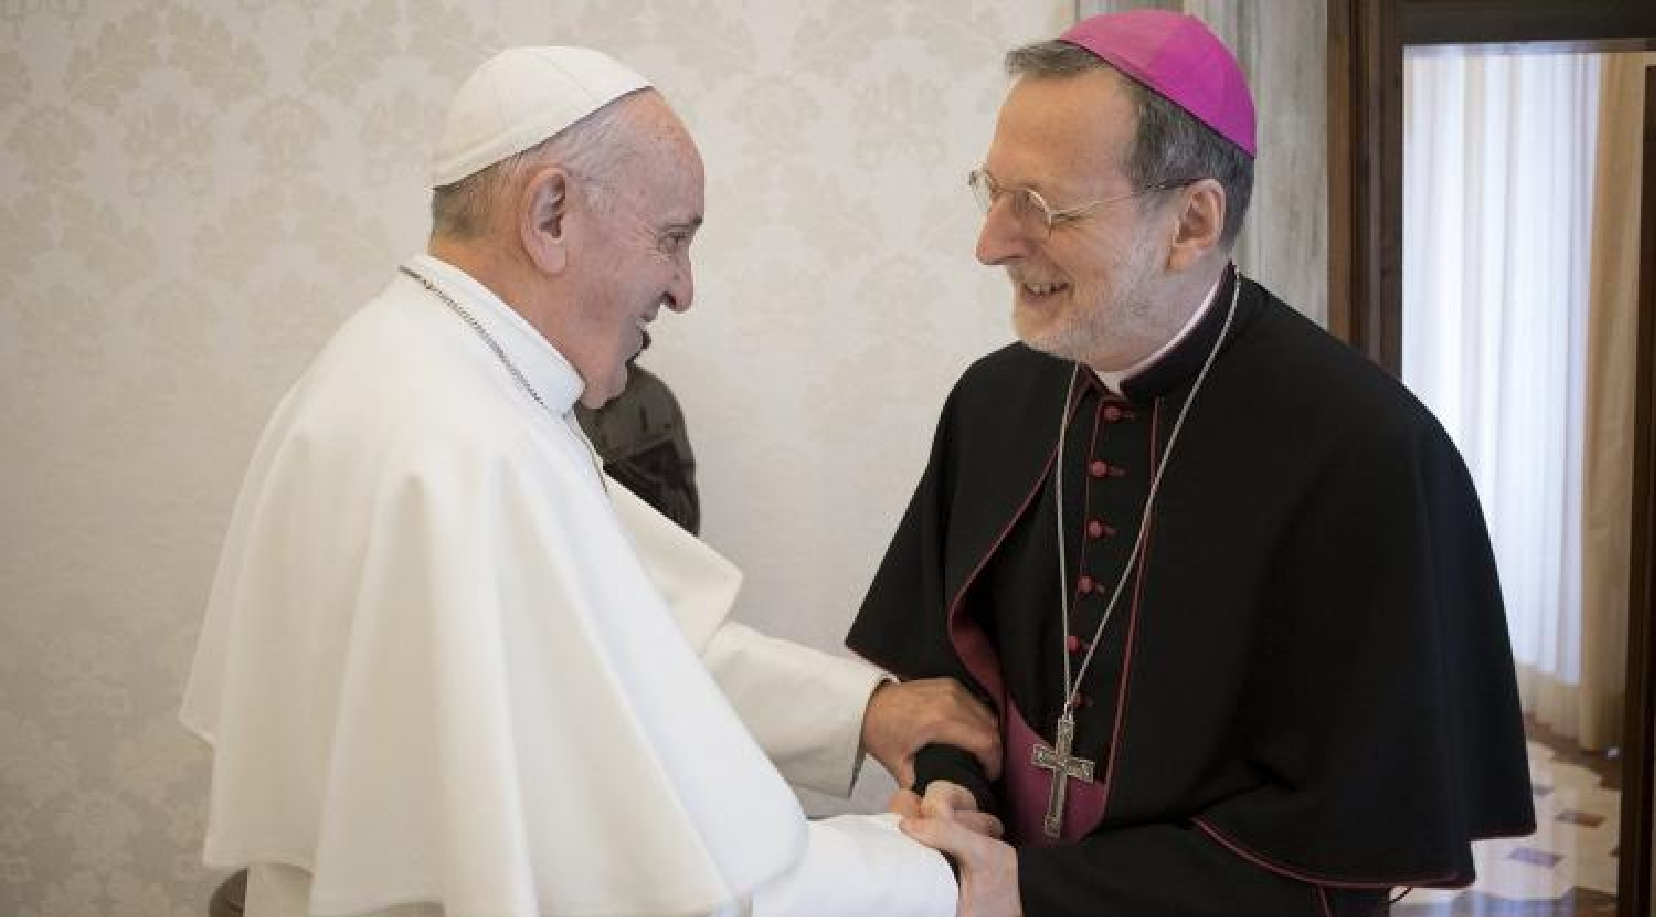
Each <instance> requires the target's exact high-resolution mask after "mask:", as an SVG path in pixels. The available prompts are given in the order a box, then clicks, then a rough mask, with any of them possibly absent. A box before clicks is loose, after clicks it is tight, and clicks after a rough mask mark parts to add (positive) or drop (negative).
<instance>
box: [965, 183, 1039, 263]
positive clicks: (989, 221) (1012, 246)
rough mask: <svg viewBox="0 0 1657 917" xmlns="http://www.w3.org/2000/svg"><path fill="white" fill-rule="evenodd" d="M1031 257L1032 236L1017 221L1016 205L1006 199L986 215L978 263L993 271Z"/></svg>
mask: <svg viewBox="0 0 1657 917" xmlns="http://www.w3.org/2000/svg"><path fill="white" fill-rule="evenodd" d="M1029 253H1030V238H1029V234H1028V233H1026V232H1025V231H1024V229H1023V227H1022V226H1021V225H1020V224H1019V221H1018V220H1015V219H1013V207H1012V201H1011V200H1009V199H1008V198H1006V197H1005V196H1003V197H1002V198H1001V199H1000V200H998V201H996V202H995V203H993V204H991V205H990V209H989V210H988V211H986V212H985V213H984V226H983V228H981V229H980V230H979V231H978V249H977V255H978V261H979V263H980V264H987V265H990V266H992V267H993V266H997V265H1003V264H1007V263H1008V262H1010V261H1014V260H1017V259H1019V258H1022V257H1024V256H1026V255H1028V254H1029Z"/></svg>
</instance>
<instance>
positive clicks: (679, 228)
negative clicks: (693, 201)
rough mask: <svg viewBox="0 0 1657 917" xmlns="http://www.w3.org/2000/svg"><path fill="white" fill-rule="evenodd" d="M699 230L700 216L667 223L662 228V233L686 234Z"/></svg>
mask: <svg viewBox="0 0 1657 917" xmlns="http://www.w3.org/2000/svg"><path fill="white" fill-rule="evenodd" d="M701 228H702V218H701V217H700V216H694V217H691V218H690V219H688V220H680V221H678V222H676V223H669V224H667V225H666V226H663V227H662V232H663V233H664V234H666V233H674V232H686V231H689V232H695V231H696V230H698V229H701Z"/></svg>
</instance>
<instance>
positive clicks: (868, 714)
mask: <svg viewBox="0 0 1657 917" xmlns="http://www.w3.org/2000/svg"><path fill="white" fill-rule="evenodd" d="M933 743H937V744H940V745H954V746H956V747H957V748H961V749H964V750H966V751H967V752H968V753H970V754H971V755H972V756H973V757H975V758H977V759H978V762H979V763H980V764H982V765H983V767H984V771H985V773H987V774H988V775H989V778H990V779H991V780H994V779H995V778H996V777H997V776H999V775H1000V773H1001V733H1000V730H999V729H998V728H997V727H996V722H995V715H994V714H992V713H990V711H989V709H988V708H987V707H985V706H984V705H983V704H982V703H980V702H979V700H978V698H976V697H974V696H973V695H972V692H970V691H968V690H967V689H966V688H964V687H962V686H961V683H960V682H958V681H956V680H955V679H953V678H922V679H917V680H915V681H903V682H886V683H884V684H882V685H880V686H879V687H877V688H875V690H874V693H872V694H870V695H869V705H868V707H867V708H865V710H864V712H863V748H864V750H865V751H867V752H868V753H869V754H871V755H873V756H874V758H875V760H876V761H879V762H880V764H881V766H882V767H884V768H886V770H888V771H890V772H891V774H892V776H893V777H894V778H896V779H897V782H898V786H901V787H908V786H913V785H914V783H915V754H916V753H917V752H919V751H920V750H921V749H922V748H924V747H925V746H927V745H931V744H933Z"/></svg>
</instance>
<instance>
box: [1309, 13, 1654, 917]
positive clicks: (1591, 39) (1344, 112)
mask: <svg viewBox="0 0 1657 917" xmlns="http://www.w3.org/2000/svg"><path fill="white" fill-rule="evenodd" d="M1652 39H1653V9H1652V6H1651V2H1650V0H1571V2H1569V3H1559V2H1556V0H1329V56H1328V67H1329V71H1328V79H1329V149H1328V154H1329V312H1328V315H1329V330H1330V331H1331V332H1332V333H1333V334H1335V335H1336V336H1337V337H1339V338H1341V339H1342V340H1344V341H1346V342H1347V343H1349V344H1351V345H1352V346H1353V347H1354V348H1356V349H1357V350H1358V351H1360V352H1361V353H1363V354H1364V355H1365V356H1368V357H1369V358H1370V359H1371V360H1373V361H1375V362H1376V363H1378V364H1379V365H1380V366H1381V367H1382V368H1383V369H1385V370H1386V371H1388V372H1389V373H1392V374H1393V375H1394V376H1396V375H1398V374H1399V371H1400V368H1401V365H1402V364H1401V340H1402V329H1403V325H1402V311H1403V286H1402V282H1401V281H1402V278H1401V274H1402V263H1403V245H1402V238H1401V236H1402V231H1403V152H1404V133H1403V123H1404V122H1403V108H1404V93H1403V82H1404V46H1405V45H1457V44H1468V45H1471V44H1480V45H1488V44H1492V43H1494V44H1512V45H1525V46H1527V47H1534V48H1538V49H1550V50H1572V51H1650V50H1652V48H1653V40H1652ZM1647 131H1648V134H1647V137H1648V139H1647V143H1648V144H1649V143H1650V139H1649V137H1650V134H1649V131H1650V127H1649V122H1648V127H1647ZM1648 171H1649V170H1648ZM1645 188H1646V192H1645V193H1646V195H1647V198H1646V205H1645V206H1646V207H1647V210H1646V213H1647V216H1646V225H1645V231H1646V237H1645V244H1646V245H1647V246H1649V245H1650V230H1651V226H1650V223H1651V217H1650V215H1649V214H1650V209H1649V208H1650V203H1649V201H1650V198H1649V195H1650V193H1651V183H1650V182H1649V181H1648V182H1647V183H1646V185H1645ZM1650 262H1651V254H1650V250H1649V248H1648V249H1647V250H1646V254H1645V256H1644V259H1643V261H1642V268H1643V274H1642V281H1641V282H1642V284H1643V285H1644V286H1643V290H1644V292H1643V293H1642V295H1643V296H1644V297H1645V298H1644V299H1643V305H1642V308H1643V309H1644V310H1645V311H1644V312H1643V313H1642V320H1643V325H1642V328H1643V330H1642V334H1643V335H1644V337H1643V338H1642V341H1641V343H1640V347H1641V353H1642V356H1643V363H1644V372H1645V375H1644V377H1643V381H1641V382H1640V383H1638V384H1639V387H1640V394H1639V398H1640V400H1641V403H1643V407H1640V408H1638V409H1637V410H1638V411H1643V415H1642V416H1643V417H1644V418H1645V423H1646V426H1645V427H1644V428H1643V429H1644V431H1645V434H1644V436H1642V437H1641V443H1642V447H1641V448H1642V449H1643V456H1644V457H1643V459H1640V458H1638V457H1637V459H1636V465H1637V466H1640V462H1641V461H1643V462H1644V465H1643V466H1640V467H1643V472H1642V473H1643V475H1644V477H1643V480H1644V484H1643V486H1644V487H1645V488H1646V489H1645V491H1644V495H1643V496H1640V497H1637V498H1636V504H1635V505H1636V514H1635V528H1636V531H1635V533H1634V536H1635V537H1634V539H1633V540H1634V543H1635V545H1636V547H1635V551H1636V553H1637V554H1638V552H1641V551H1643V552H1644V555H1643V556H1636V557H1635V563H1634V564H1633V568H1634V569H1633V570H1632V571H1631V576H1632V577H1634V582H1633V585H1634V587H1635V591H1634V592H1633V595H1634V597H1635V598H1634V601H1633V603H1632V607H1631V609H1630V611H1631V614H1630V617H1629V637H1630V639H1629V667H1628V673H1627V678H1626V682H1625V687H1626V692H1625V694H1624V698H1625V704H1626V705H1627V708H1628V709H1627V721H1626V722H1627V725H1626V727H1625V735H1624V746H1623V750H1624V758H1623V770H1624V773H1623V805H1622V829H1621V830H1622V834H1621V841H1620V849H1619V860H1620V867H1621V868H1620V870H1619V888H1618V898H1617V912H1618V914H1619V915H1623V917H1649V915H1650V914H1651V906H1652V901H1651V881H1652V879H1651V877H1652V815H1651V812H1652V801H1653V790H1652V727H1651V723H1652V716H1653V699H1652V686H1651V682H1652V652H1651V641H1652V639H1653V635H1652V623H1651V617H1652V613H1651V606H1652V591H1651V576H1652V572H1651V571H1652V565H1651V550H1652V548H1651V535H1650V532H1651V527H1652V521H1651V520H1652V517H1651V513H1650V509H1651V506H1650V504H1651V501H1652V492H1651V489H1650V487H1651V484H1650V481H1651V449H1650V443H1649V442H1648V440H1649V438H1650V430H1651V427H1650V418H1651V403H1650V402H1651V399H1650V387H1651V376H1650V371H1651V370H1650V362H1651V361H1650V350H1651V347H1652V344H1651V337H1650V334H1651V330H1650V324H1651V316H1650V315H1649V312H1650V311H1651V307H1650V283H1651V279H1650V278H1651V275H1650V271H1651V264H1650ZM1640 486H1642V485H1641V484H1640V479H1639V478H1638V477H1637V479H1636V488H1638V487H1640ZM1642 606H1643V607H1642Z"/></svg>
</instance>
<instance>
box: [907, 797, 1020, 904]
mask: <svg viewBox="0 0 1657 917" xmlns="http://www.w3.org/2000/svg"><path fill="white" fill-rule="evenodd" d="M935 791H936V792H935ZM913 795H914V794H913V793H910V796H913ZM893 801H894V803H896V802H897V799H896V797H894V798H893ZM963 801H964V802H965V803H966V804H967V805H968V806H970V805H971V803H972V794H971V793H969V792H967V791H966V790H964V789H962V788H961V787H958V786H956V785H955V784H952V783H947V782H943V781H938V782H935V783H933V784H931V785H930V786H928V787H927V788H926V796H925V797H923V798H921V799H920V815H919V816H911V817H905V818H904V819H903V820H902V821H901V822H899V826H900V827H901V828H902V829H903V833H905V834H907V835H909V836H910V837H912V838H914V839H915V840H917V841H920V842H921V843H923V844H925V845H927V846H928V847H933V848H935V849H937V850H941V851H943V852H944V853H947V854H949V855H950V856H951V857H952V858H954V860H955V863H956V865H957V866H958V867H959V868H960V877H961V897H960V900H959V902H958V903H957V906H956V915H957V917H1019V915H1021V914H1023V906H1022V905H1021V904H1020V903H1019V900H1018V855H1017V854H1016V853H1014V852H1013V848H1012V847H1010V846H1008V845H1007V844H1005V843H1002V842H1001V841H1000V840H998V838H999V837H1000V836H1001V827H1000V822H998V821H997V822H995V831H994V833H993V834H992V833H989V832H986V831H984V830H981V829H982V827H983V821H982V820H983V819H990V820H992V821H993V820H994V816H991V815H985V814H984V813H982V812H978V811H976V810H973V809H970V808H961V807H960V806H961V804H962V803H963Z"/></svg>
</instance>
